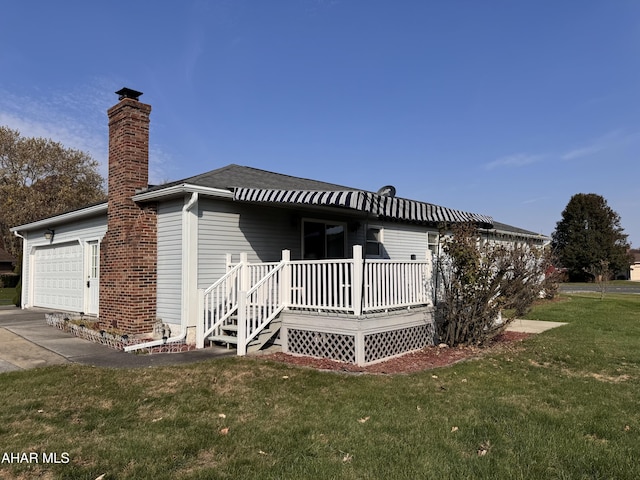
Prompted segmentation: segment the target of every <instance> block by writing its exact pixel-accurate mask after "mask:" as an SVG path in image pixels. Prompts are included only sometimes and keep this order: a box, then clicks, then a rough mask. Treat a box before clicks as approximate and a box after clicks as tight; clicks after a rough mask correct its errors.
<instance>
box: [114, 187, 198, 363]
mask: <svg viewBox="0 0 640 480" xmlns="http://www.w3.org/2000/svg"><path fill="white" fill-rule="evenodd" d="M197 203H198V192H193V193H192V194H191V198H190V199H189V201H188V202H187V203H186V204H185V205H184V207H182V233H183V238H182V254H183V256H184V255H185V254H186V253H187V251H188V250H189V249H188V243H189V239H188V238H185V237H186V236H188V235H189V228H188V221H187V220H186V216H187V215H188V214H189V212H190V211H191V209H192V208H193V206H194V205H196V204H197ZM188 264H189V262H188V261H185V259H184V258H183V259H182V278H183V281H182V302H181V303H182V308H181V315H180V317H181V323H182V331H181V332H180V334H179V335H176V336H175V337H169V338H162V339H160V340H152V341H150V342H144V343H138V344H136V345H129V346H126V347H124V351H125V352H134V351H136V350H141V349H143V348H151V347H158V346H160V345H165V344H167V343H174V342H182V341H183V340H185V339H186V338H187V321H188V318H187V312H188V308H186V307H185V303H186V302H185V299H186V297H187V295H188V288H186V287H187V285H186V284H187V282H185V281H184V279H185V278H188V276H187V275H188V273H189V266H188Z"/></svg>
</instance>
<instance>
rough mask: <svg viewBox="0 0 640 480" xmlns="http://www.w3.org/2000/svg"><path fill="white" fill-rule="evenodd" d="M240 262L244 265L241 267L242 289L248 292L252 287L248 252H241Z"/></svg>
mask: <svg viewBox="0 0 640 480" xmlns="http://www.w3.org/2000/svg"><path fill="white" fill-rule="evenodd" d="M240 263H241V264H242V267H240V290H241V291H243V292H244V293H247V292H248V291H249V289H250V288H251V274H250V270H249V260H248V257H247V252H242V253H241V254H240Z"/></svg>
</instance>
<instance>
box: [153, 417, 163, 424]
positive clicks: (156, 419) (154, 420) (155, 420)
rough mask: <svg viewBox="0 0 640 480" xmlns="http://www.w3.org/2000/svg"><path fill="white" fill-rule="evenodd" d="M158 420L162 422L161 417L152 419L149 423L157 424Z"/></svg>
mask: <svg viewBox="0 0 640 480" xmlns="http://www.w3.org/2000/svg"><path fill="white" fill-rule="evenodd" d="M160 420H162V417H158V418H154V419H153V420H151V423H154V422H159V421H160Z"/></svg>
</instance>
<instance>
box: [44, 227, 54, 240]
mask: <svg viewBox="0 0 640 480" xmlns="http://www.w3.org/2000/svg"><path fill="white" fill-rule="evenodd" d="M54 234H55V232H54V231H53V230H51V229H50V228H47V231H46V232H44V238H46V239H47V240H49V241H50V242H51V241H53V235H54Z"/></svg>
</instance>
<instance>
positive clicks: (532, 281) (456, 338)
mask: <svg viewBox="0 0 640 480" xmlns="http://www.w3.org/2000/svg"><path fill="white" fill-rule="evenodd" d="M443 251H444V254H443V255H441V256H440V257H439V258H438V266H437V274H438V275H439V282H438V283H439V288H438V292H437V299H438V301H437V306H436V325H437V329H438V335H439V337H440V341H441V342H443V343H446V344H447V345H449V346H454V345H482V344H483V343H486V342H487V341H489V340H491V339H492V338H493V337H494V336H495V335H497V334H499V333H500V332H502V331H503V330H504V328H505V327H506V325H507V324H508V322H509V321H510V320H511V319H507V320H506V321H503V320H502V317H501V313H502V312H503V310H505V309H509V310H510V311H511V312H512V314H513V317H515V316H520V315H523V314H524V313H526V312H527V311H528V310H529V309H530V308H531V305H532V304H533V302H534V301H535V300H536V299H537V298H539V297H540V296H541V292H543V291H544V290H545V287H547V288H546V291H547V292H552V291H554V290H553V288H549V287H548V285H547V284H548V283H550V282H551V279H550V278H549V279H547V277H546V276H545V271H546V270H547V266H548V263H549V262H548V259H547V258H546V257H545V255H544V252H543V251H541V250H539V249H536V248H533V247H529V246H528V245H492V244H490V243H488V242H482V241H481V239H480V236H479V235H478V232H477V230H476V228H475V227H473V226H472V225H468V224H466V225H458V226H455V227H454V228H453V236H452V237H451V238H450V239H448V240H447V241H446V242H445V244H444V247H443Z"/></svg>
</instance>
